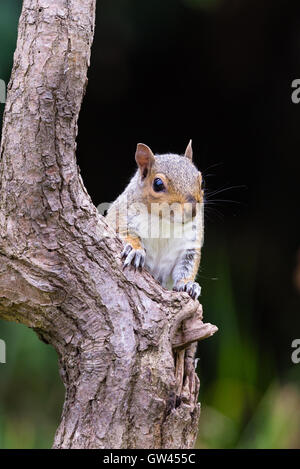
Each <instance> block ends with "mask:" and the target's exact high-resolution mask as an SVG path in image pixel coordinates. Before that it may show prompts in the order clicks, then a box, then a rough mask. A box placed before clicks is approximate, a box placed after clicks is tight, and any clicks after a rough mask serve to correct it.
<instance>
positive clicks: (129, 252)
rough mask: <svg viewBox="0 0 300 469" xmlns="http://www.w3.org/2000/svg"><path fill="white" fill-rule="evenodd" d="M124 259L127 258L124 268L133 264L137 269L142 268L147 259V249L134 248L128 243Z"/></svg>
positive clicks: (123, 254)
mask: <svg viewBox="0 0 300 469" xmlns="http://www.w3.org/2000/svg"><path fill="white" fill-rule="evenodd" d="M122 259H125V260H124V263H123V267H124V268H125V267H128V266H129V265H133V266H134V268H135V269H142V268H143V267H144V265H145V259H146V252H145V249H133V247H132V246H131V244H129V243H127V244H126V245H125V247H124V249H123V252H122Z"/></svg>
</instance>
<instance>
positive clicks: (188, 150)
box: [184, 140, 193, 160]
mask: <svg viewBox="0 0 300 469" xmlns="http://www.w3.org/2000/svg"><path fill="white" fill-rule="evenodd" d="M184 156H185V157H186V158H189V159H190V160H192V159H193V148H192V140H190V141H189V144H188V146H187V147H186V150H185V154H184Z"/></svg>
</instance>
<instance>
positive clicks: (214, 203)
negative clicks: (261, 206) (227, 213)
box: [203, 165, 247, 220]
mask: <svg viewBox="0 0 300 469" xmlns="http://www.w3.org/2000/svg"><path fill="white" fill-rule="evenodd" d="M214 166H217V165H214ZM209 176H214V175H212V174H209V175H208V174H207V175H206V176H204V178H207V177H209ZM237 189H247V186H245V185H237V186H228V187H227V186H222V187H220V188H219V189H215V190H209V189H207V188H206V187H205V188H204V200H203V201H204V214H205V216H209V215H211V214H212V215H216V216H217V218H219V219H221V220H223V219H224V214H223V213H222V212H220V210H218V208H220V206H221V207H222V206H224V204H234V205H239V206H241V205H243V203H242V202H240V201H239V200H234V199H232V198H231V199H227V198H226V199H223V198H219V197H218V198H216V196H219V194H223V193H224V192H228V191H232V190H237Z"/></svg>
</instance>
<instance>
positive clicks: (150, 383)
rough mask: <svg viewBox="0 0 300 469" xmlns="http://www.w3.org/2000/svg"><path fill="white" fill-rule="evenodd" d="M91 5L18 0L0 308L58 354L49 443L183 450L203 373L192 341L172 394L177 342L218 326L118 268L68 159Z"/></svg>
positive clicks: (0, 184)
mask: <svg viewBox="0 0 300 469" xmlns="http://www.w3.org/2000/svg"><path fill="white" fill-rule="evenodd" d="M95 9H96V1H95V0H85V1H82V0H24V1H23V8H22V13H21V17H20V21H19V30H18V41H17V48H16V52H15V56H14V65H13V70H12V76H11V80H10V83H9V87H8V95H7V102H6V107H5V113H4V123H3V131H2V142H1V165H0V318H1V319H5V320H9V321H16V322H21V323H23V324H25V325H27V326H28V327H31V328H33V329H34V330H35V331H36V332H37V333H38V335H39V337H40V338H42V339H43V340H44V341H46V342H48V343H49V344H51V345H52V346H54V347H55V349H56V351H57V353H58V356H59V368H60V374H61V377H62V380H63V382H64V385H65V388H66V397H65V403H64V407H63V412H62V418H61V422H60V425H59V428H58V430H57V432H56V436H55V441H54V448H191V447H193V445H194V442H195V438H196V435H197V428H198V419H199V413H200V406H199V404H198V403H197V398H198V390H199V382H198V378H197V376H196V374H195V371H194V368H193V366H191V364H192V361H193V360H192V359H191V356H189V354H188V353H186V354H185V355H186V358H185V360H184V372H183V373H182V374H181V378H180V379H182V380H183V382H182V386H181V389H182V391H181V394H182V395H181V396H180V397H181V398H180V399H179V400H178V399H176V389H177V387H178V382H177V383H176V378H175V364H174V355H173V347H174V349H175V350H178V351H179V352H176V354H179V355H180V354H181V355H182V353H181V352H180V350H182V349H184V348H186V347H187V346H190V344H192V343H193V342H195V341H197V340H200V339H202V338H205V337H208V336H210V335H212V334H213V333H214V332H215V331H216V327H215V326H212V325H210V324H203V323H202V310H201V306H200V305H199V303H198V302H196V301H193V300H192V299H190V298H189V297H188V295H187V294H185V293H175V292H170V291H166V290H164V289H162V287H161V286H160V285H159V284H157V283H156V282H155V281H154V279H153V278H152V277H151V275H150V274H149V273H147V272H143V273H139V272H134V271H132V270H125V271H123V269H122V262H121V259H120V253H121V250H122V244H121V241H120V240H119V239H118V238H116V236H115V234H114V233H113V232H112V230H111V229H110V228H109V227H108V226H107V224H106V221H105V219H104V218H103V217H101V215H99V213H98V212H97V210H96V208H95V206H94V205H93V204H92V201H91V199H90V197H89V195H88V194H87V191H86V189H85V187H84V185H83V182H82V179H81V177H80V174H79V170H78V167H77V164H76V156H75V152H76V136H77V122H78V115H79V111H80V107H81V103H82V99H83V95H84V92H85V88H86V84H87V69H88V66H89V61H90V51H91V45H92V41H93V35H94V23H95ZM100 177H101V174H100ZM190 347H192V346H190ZM190 347H189V348H188V350H190Z"/></svg>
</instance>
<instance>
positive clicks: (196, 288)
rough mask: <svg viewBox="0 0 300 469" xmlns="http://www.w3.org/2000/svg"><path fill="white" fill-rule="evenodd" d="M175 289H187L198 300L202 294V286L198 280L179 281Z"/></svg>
mask: <svg viewBox="0 0 300 469" xmlns="http://www.w3.org/2000/svg"><path fill="white" fill-rule="evenodd" d="M173 290H175V291H179V292H180V291H185V292H187V293H188V294H189V295H190V297H191V298H193V300H196V299H197V298H198V296H200V295H201V287H200V285H199V284H198V283H197V282H187V283H184V282H179V283H177V284H176V285H175V286H174V288H173Z"/></svg>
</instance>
